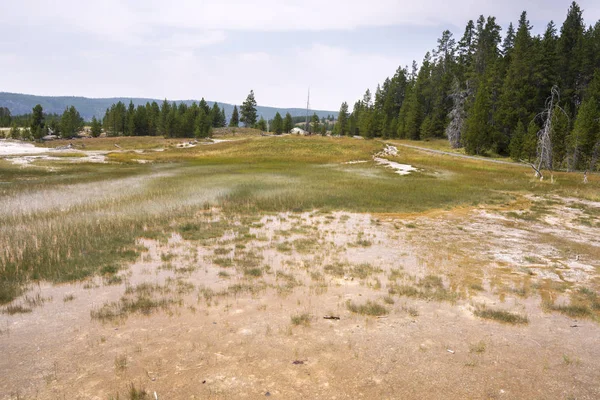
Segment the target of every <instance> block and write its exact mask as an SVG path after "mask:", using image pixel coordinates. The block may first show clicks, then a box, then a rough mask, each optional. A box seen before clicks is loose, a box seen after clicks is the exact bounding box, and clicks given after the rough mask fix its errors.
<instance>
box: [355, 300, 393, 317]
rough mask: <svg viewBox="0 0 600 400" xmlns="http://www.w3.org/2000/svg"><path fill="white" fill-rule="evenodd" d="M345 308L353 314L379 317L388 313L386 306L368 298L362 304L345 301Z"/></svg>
mask: <svg viewBox="0 0 600 400" xmlns="http://www.w3.org/2000/svg"><path fill="white" fill-rule="evenodd" d="M346 308H348V310H349V311H350V312H353V313H355V314H361V315H368V316H372V317H379V316H383V315H387V314H388V313H389V310H388V309H387V308H386V307H384V306H382V305H381V304H379V303H376V302H374V301H371V300H368V301H367V302H366V303H364V304H356V303H354V302H352V301H350V300H348V302H347V303H346Z"/></svg>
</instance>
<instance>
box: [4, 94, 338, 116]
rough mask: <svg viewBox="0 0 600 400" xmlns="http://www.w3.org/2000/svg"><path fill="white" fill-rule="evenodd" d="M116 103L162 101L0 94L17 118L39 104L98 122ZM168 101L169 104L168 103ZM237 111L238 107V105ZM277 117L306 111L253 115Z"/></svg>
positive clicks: (281, 110) (268, 111)
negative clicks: (74, 111)
mask: <svg viewBox="0 0 600 400" xmlns="http://www.w3.org/2000/svg"><path fill="white" fill-rule="evenodd" d="M118 101H122V102H123V103H125V104H126V105H127V104H129V101H133V104H135V105H136V106H137V105H139V104H146V103H147V102H150V103H151V102H153V101H156V102H157V103H158V104H159V105H160V104H161V103H162V101H163V100H160V99H144V98H134V97H111V98H104V99H93V98H87V97H74V96H34V95H30V94H19V93H7V92H0V107H7V108H8V109H9V110H10V113H11V115H19V114H27V113H30V112H31V109H32V108H33V107H34V106H35V105H36V104H41V105H42V107H43V108H44V112H46V113H56V114H62V112H63V111H64V110H65V108H66V107H69V106H75V108H77V110H78V111H79V113H80V114H81V116H82V117H83V118H84V119H85V120H86V121H89V120H91V119H92V116H94V115H95V116H96V117H97V118H102V117H103V116H104V113H105V112H106V109H107V108H109V107H110V106H111V105H112V104H114V103H117V102H118ZM169 101H173V100H170V99H169ZM174 101H176V102H177V104H179V103H180V102H182V101H183V102H184V103H187V104H188V105H189V104H191V103H192V101H196V102H198V100H174ZM207 103H208V104H209V105H210V106H211V107H212V105H213V103H214V101H208V100H207ZM219 107H221V108H225V114H226V115H227V119H229V117H230V116H231V113H232V111H233V104H227V103H219ZM238 108H239V104H238ZM278 111H279V113H280V114H281V116H282V117H283V116H285V113H288V112H289V113H290V114H291V115H292V117H295V116H300V115H306V109H302V108H276V107H264V106H258V107H257V113H258V115H259V118H260V116H261V115H262V116H263V118H265V119H272V118H273V117H274V116H275V113H277V112H278ZM313 113H317V115H318V116H319V118H322V117H327V115H333V116H335V117H337V114H338V113H337V111H325V110H310V115H312V114H313Z"/></svg>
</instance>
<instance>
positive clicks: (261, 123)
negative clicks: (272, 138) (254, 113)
mask: <svg viewBox="0 0 600 400" xmlns="http://www.w3.org/2000/svg"><path fill="white" fill-rule="evenodd" d="M254 127H255V128H256V129H259V130H261V131H263V132H266V131H267V121H265V119H264V118H263V117H262V115H261V117H260V119H259V120H258V122H257V123H256V124H255V125H254Z"/></svg>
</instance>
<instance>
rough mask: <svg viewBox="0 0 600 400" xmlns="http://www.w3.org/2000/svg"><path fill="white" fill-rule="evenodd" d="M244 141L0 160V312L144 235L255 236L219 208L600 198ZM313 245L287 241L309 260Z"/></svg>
mask: <svg viewBox="0 0 600 400" xmlns="http://www.w3.org/2000/svg"><path fill="white" fill-rule="evenodd" d="M244 137H245V139H243V140H238V141H231V142H223V143H218V144H214V145H210V146H197V147H194V148H189V149H175V148H173V147H172V145H173V144H175V143H178V142H180V141H181V140H165V139H163V138H144V137H134V138H101V139H86V140H81V141H75V142H76V143H75V144H76V147H77V146H78V145H80V144H85V148H86V149H104V150H116V149H117V148H116V147H115V146H114V145H115V144H118V145H119V146H120V147H121V148H122V149H123V150H127V151H130V150H139V149H145V150H149V151H145V152H144V154H143V158H144V159H148V160H150V161H152V162H153V163H152V164H143V165H142V164H137V163H135V162H133V161H132V160H134V159H136V158H139V157H140V154H137V153H135V152H133V151H130V152H120V151H119V152H117V153H112V154H110V155H109V156H108V158H109V160H112V161H117V162H120V163H121V164H111V163H109V164H89V163H81V164H77V165H73V164H70V163H68V162H63V161H52V162H48V163H47V164H44V163H40V164H38V165H37V166H33V167H28V168H25V169H23V168H20V167H19V166H15V165H12V164H10V163H8V162H6V161H3V160H0V181H1V182H3V184H2V185H0V219H1V220H2V224H1V225H0V304H8V303H10V302H11V301H12V300H13V299H15V298H16V297H18V296H19V295H21V294H22V293H23V289H24V287H25V286H26V285H27V283H28V282H31V281H42V280H44V281H51V282H66V281H74V280H83V279H86V278H88V277H90V276H93V275H96V274H101V275H104V274H105V272H103V271H102V269H103V268H104V267H106V266H110V268H113V267H115V268H118V269H119V270H120V269H121V268H122V267H123V265H124V264H127V263H128V262H131V261H134V260H136V259H137V257H138V255H139V249H137V247H136V239H137V238H140V237H149V238H166V237H168V236H169V235H170V234H171V233H172V232H173V231H174V230H175V231H176V232H178V233H179V234H181V236H182V237H183V238H184V239H189V240H198V241H209V242H211V243H212V242H216V241H218V240H219V239H221V238H222V237H223V235H225V234H227V233H229V232H238V234H237V236H236V240H239V243H240V244H243V243H246V242H248V241H250V240H255V239H256V238H253V237H252V235H251V234H250V233H249V232H248V228H247V227H246V228H245V229H243V228H244V227H243V226H236V225H234V224H233V223H232V221H230V220H216V219H214V218H208V217H206V216H205V215H204V213H205V212H208V211H209V210H210V209H211V208H212V207H219V208H220V209H221V210H222V211H223V212H224V214H225V215H227V216H234V215H246V216H247V215H260V214H262V213H267V212H279V211H296V212H301V211H312V210H315V209H319V210H323V211H335V210H343V211H350V212H372V213H392V214H394V213H420V212H424V211H428V210H431V209H444V208H445V209H447V208H452V207H456V206H472V205H478V204H483V203H487V204H505V203H506V202H508V201H510V200H511V199H512V198H513V195H512V194H511V192H520V193H534V194H546V193H550V194H559V195H560V194H568V195H569V196H571V197H572V196H577V197H580V198H584V199H590V200H598V199H600V195H599V194H598V191H597V190H596V189H594V187H596V186H597V181H598V180H599V179H600V178H598V177H597V176H595V175H592V176H590V178H589V179H590V183H589V184H588V185H583V184H582V183H581V182H580V176H578V175H577V176H576V175H572V174H566V173H560V172H557V173H555V179H557V181H558V182H560V184H554V185H551V184H548V183H546V182H539V181H536V180H532V179H531V172H530V171H529V169H528V168H527V167H523V166H519V165H502V164H490V163H485V162H482V161H480V160H462V159H461V160H460V162H457V160H456V159H452V158H450V157H443V156H437V155H433V154H425V153H423V152H419V151H416V150H411V149H404V148H403V150H402V152H401V154H402V156H401V157H396V161H399V162H403V163H406V164H411V165H414V166H416V167H418V168H421V169H422V170H423V171H424V172H423V173H418V174H411V175H408V176H405V177H399V176H396V175H394V174H392V173H382V168H381V167H378V166H375V165H371V164H368V165H360V166H357V167H356V168H347V167H346V166H342V165H341V163H343V162H346V161H351V160H357V159H368V158H370V156H371V155H372V154H373V153H375V152H377V151H379V150H380V149H381V148H382V143H380V142H378V141H371V140H354V139H351V138H327V137H296V136H293V137H292V136H288V137H281V138H276V139H274V138H264V137H252V138H250V137H246V136H244ZM52 145H56V146H58V145H61V143H60V142H54V143H53V144H52ZM156 148H165V149H166V150H165V151H162V152H155V151H152V150H153V149H156ZM47 166H51V167H52V168H54V169H55V170H57V169H58V170H59V171H60V173H56V172H53V171H51V170H49V169H48V168H46V167H47ZM433 172H437V173H440V174H441V176H444V177H443V178H440V177H437V175H434V174H433ZM444 174H445V175H444ZM409 225H410V224H409ZM407 226H408V225H407ZM317 245H318V242H316V241H315V240H307V241H306V242H292V243H290V246H293V248H294V249H296V251H298V252H304V253H306V254H309V253H310V252H311V249H313V248H314V246H317ZM359 245H361V246H362V245H368V243H367V242H364V243H362V244H360V243H359ZM216 255H219V254H216ZM223 255H225V254H222V255H221V256H223ZM242 258H243V257H242ZM241 261H242V263H245V261H244V260H243V259H242V260H241ZM235 262H236V263H237V262H238V260H237V259H236V260H235ZM251 262H254V261H251ZM258 266H259V265H252V266H246V265H243V266H242V267H243V268H246V267H249V268H256V267H258ZM333 271H339V269H338V270H335V268H334V269H333V270H332V272H333ZM109 275H115V274H114V273H110V274H109ZM342 276H343V275H342ZM421 290H422V291H423V290H424V289H421ZM430 292H439V293H441V291H439V290H430Z"/></svg>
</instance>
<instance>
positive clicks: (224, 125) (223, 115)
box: [219, 107, 227, 128]
mask: <svg viewBox="0 0 600 400" xmlns="http://www.w3.org/2000/svg"><path fill="white" fill-rule="evenodd" d="M219 121H220V122H221V125H219V128H224V127H226V126H227V117H226V116H225V107H223V108H221V118H220V119H219Z"/></svg>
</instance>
